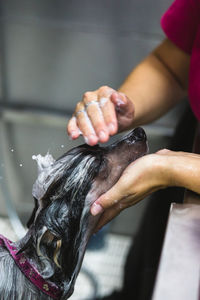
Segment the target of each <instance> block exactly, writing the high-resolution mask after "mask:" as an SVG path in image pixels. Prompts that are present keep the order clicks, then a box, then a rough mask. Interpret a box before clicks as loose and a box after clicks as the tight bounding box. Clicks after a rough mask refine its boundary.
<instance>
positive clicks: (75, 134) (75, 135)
mask: <svg viewBox="0 0 200 300" xmlns="http://www.w3.org/2000/svg"><path fill="white" fill-rule="evenodd" d="M77 135H78V134H77V132H76V131H72V132H71V134H70V136H71V138H72V139H75V138H76V137H77Z"/></svg>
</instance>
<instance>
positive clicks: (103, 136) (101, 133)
mask: <svg viewBox="0 0 200 300" xmlns="http://www.w3.org/2000/svg"><path fill="white" fill-rule="evenodd" d="M99 138H100V139H101V140H105V139H106V138H107V135H106V133H105V131H103V130H101V131H100V132H99Z"/></svg>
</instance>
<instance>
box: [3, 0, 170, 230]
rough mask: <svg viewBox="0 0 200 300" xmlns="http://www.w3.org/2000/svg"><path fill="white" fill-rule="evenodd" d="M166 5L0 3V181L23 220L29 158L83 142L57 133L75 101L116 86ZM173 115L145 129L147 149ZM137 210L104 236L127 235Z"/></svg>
mask: <svg viewBox="0 0 200 300" xmlns="http://www.w3.org/2000/svg"><path fill="white" fill-rule="evenodd" d="M171 2H172V1H171V0H140V1H137V0H132V1H131V0H85V1H80V0H79V1H78V0H62V1H61V0H57V1H53V0H43V1H39V0H7V1H3V0H2V1H1V2H0V4H1V30H0V42H1V43H0V47H1V49H0V50H1V81H0V97H1V98H0V109H1V115H0V122H1V123H0V124H1V131H0V133H1V141H2V142H1V144H0V147H1V149H0V155H1V157H0V176H3V177H4V180H5V181H6V185H7V188H8V191H9V193H10V194H11V198H12V199H13V201H14V203H15V206H16V208H17V211H18V213H19V214H20V216H21V217H22V218H23V219H24V220H25V219H26V218H27V217H28V215H29V214H30V210H31V209H32V205H33V203H32V197H31V188H32V184H33V182H34V180H35V178H36V173H37V172H36V166H35V164H34V162H32V160H31V157H32V155H33V154H37V153H42V154H45V153H46V152H47V151H48V150H49V151H50V152H51V153H53V154H54V156H55V157H58V156H59V155H61V154H62V153H63V152H64V151H66V150H68V149H69V148H71V147H73V146H76V145H77V144H79V143H82V142H83V141H82V140H80V141H76V142H72V141H69V140H68V138H67V136H66V133H65V126H66V123H67V119H68V117H69V115H70V114H71V113H72V111H73V109H74V107H75V104H76V102H77V101H80V99H81V96H82V94H83V93H84V92H85V91H87V90H94V89H96V88H98V87H99V86H101V85H104V84H106V85H110V86H112V87H113V88H117V87H118V86H119V85H120V83H121V82H122V80H123V79H124V77H125V76H126V75H127V74H128V73H129V72H130V71H131V69H132V67H134V66H135V65H136V64H137V63H138V62H139V61H140V60H141V59H143V58H144V57H145V55H147V54H148V53H149V52H150V51H151V50H152V49H153V48H154V47H155V46H156V45H157V44H158V43H159V42H160V41H161V40H162V39H163V37H164V36H163V33H162V31H161V29H160V25H159V23H160V17H161V15H162V13H163V12H164V11H165V10H166V9H167V7H168V6H169V5H170V3H171ZM174 114H175V113H172V114H169V115H168V116H167V117H165V118H163V119H161V120H160V121H159V122H158V123H155V124H153V125H152V126H150V127H147V133H148V132H149V134H150V136H149V139H150V140H151V142H150V146H151V150H152V151H153V150H156V149H157V148H159V147H161V146H160V145H162V147H164V146H165V145H166V144H167V141H168V137H169V136H170V135H171V133H172V131H173V126H174V124H175V119H174ZM3 198H4V197H3V196H1V195H0V203H1V207H2V209H1V212H0V214H1V215H3V214H4V215H5V214H6V211H5V209H3V201H4V200H3ZM144 205H145V201H144V202H143V203H142V204H139V205H137V206H136V207H134V208H131V209H129V210H127V211H126V212H124V213H123V214H122V215H121V216H120V217H119V218H118V219H117V221H114V222H113V225H112V230H113V231H115V232H121V233H126V234H132V233H133V232H135V230H136V228H137V224H138V221H139V219H140V215H141V214H142V211H143V207H144ZM125 220H126V222H125ZM127 220H128V221H127ZM130 222H131V226H130Z"/></svg>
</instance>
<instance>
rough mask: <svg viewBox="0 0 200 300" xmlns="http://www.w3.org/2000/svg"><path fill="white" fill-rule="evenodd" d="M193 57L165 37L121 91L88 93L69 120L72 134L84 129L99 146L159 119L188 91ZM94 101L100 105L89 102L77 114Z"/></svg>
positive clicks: (88, 136)
mask: <svg viewBox="0 0 200 300" xmlns="http://www.w3.org/2000/svg"><path fill="white" fill-rule="evenodd" d="M189 60H190V57H189V55H188V54H186V53H185V52H183V51H182V50H180V49H179V48H178V47H176V46H175V44H173V43H172V42H171V41H169V40H168V39H165V40H164V41H163V42H162V43H161V44H160V45H159V46H158V47H157V48H156V49H155V50H154V51H153V52H152V53H151V54H150V55H149V56H148V57H147V58H145V59H144V60H143V61H142V62H141V63H140V64H139V65H138V66H137V67H136V68H135V69H134V70H133V71H132V72H131V73H130V75H129V76H128V77H127V79H126V80H125V81H124V83H123V84H122V85H121V87H120V88H119V90H118V91H117V92H116V91H115V90H114V89H112V88H110V87H107V86H103V87H101V88H99V89H98V90H96V91H92V92H86V93H85V94H84V95H83V100H82V101H81V102H79V103H78V104H77V106H76V110H75V115H74V116H73V117H72V118H71V120H70V121H69V123H68V128H67V130H68V134H69V135H70V136H71V137H72V139H76V138H78V137H79V135H80V132H79V129H80V130H81V132H82V133H83V136H84V137H85V140H86V142H87V143H88V144H90V145H95V144H96V143H98V142H99V141H100V142H106V141H108V139H109V137H110V135H113V134H116V133H117V132H118V131H123V130H126V129H130V128H132V127H135V126H138V125H142V124H146V123H149V122H152V121H153V120H155V119H157V118H159V117H160V116H162V115H163V114H165V113H166V112H167V111H168V110H169V109H170V108H172V107H173V106H175V105H176V103H177V102H179V101H180V100H181V99H183V97H184V96H185V95H186V94H187V85H188V69H189ZM101 99H103V101H101ZM105 100H107V101H105ZM90 101H92V102H93V103H94V101H97V102H99V103H100V105H98V106H97V105H95V104H93V105H89V106H88V107H87V110H86V111H85V113H78V114H76V113H77V112H78V111H82V110H83V109H84V107H85V105H87V104H88V103H89V102H90ZM102 102H103V105H101V104H102ZM102 133H103V134H102Z"/></svg>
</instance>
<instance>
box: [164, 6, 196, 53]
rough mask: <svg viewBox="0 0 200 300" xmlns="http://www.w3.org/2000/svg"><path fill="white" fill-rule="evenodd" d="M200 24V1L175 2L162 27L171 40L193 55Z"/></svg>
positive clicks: (166, 14)
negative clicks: (199, 24)
mask: <svg viewBox="0 0 200 300" xmlns="http://www.w3.org/2000/svg"><path fill="white" fill-rule="evenodd" d="M199 22H200V1H199V0H175V1H174V2H173V3H172V5H171V6H170V7H169V9H168V10H167V11H166V12H165V14H164V15H163V16H162V18H161V27H162V29H163V31H164V32H165V34H166V36H167V37H168V39H169V40H171V41H172V42H173V43H174V44H175V45H176V46H178V47H179V48H181V49H182V50H183V51H185V52H187V53H188V54H191V51H192V46H193V42H194V39H195V35H196V31H197V27H198V23H199Z"/></svg>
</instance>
